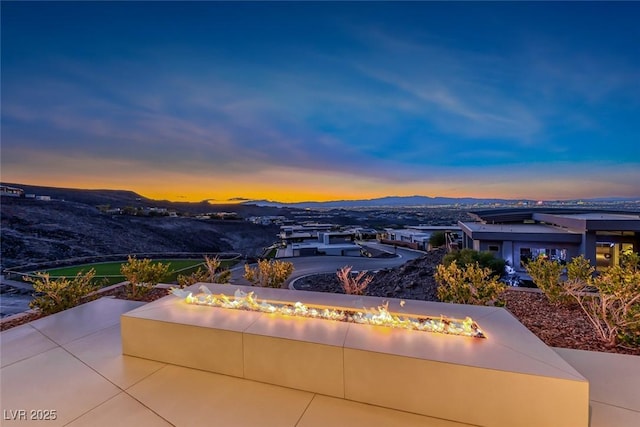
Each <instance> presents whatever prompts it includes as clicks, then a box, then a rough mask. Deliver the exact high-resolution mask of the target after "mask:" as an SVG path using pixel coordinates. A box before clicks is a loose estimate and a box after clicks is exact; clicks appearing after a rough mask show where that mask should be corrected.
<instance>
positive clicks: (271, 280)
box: [244, 259, 293, 288]
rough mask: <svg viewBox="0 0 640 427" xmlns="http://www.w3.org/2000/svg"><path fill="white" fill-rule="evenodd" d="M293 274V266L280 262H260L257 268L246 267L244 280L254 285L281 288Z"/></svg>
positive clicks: (247, 265)
mask: <svg viewBox="0 0 640 427" xmlns="http://www.w3.org/2000/svg"><path fill="white" fill-rule="evenodd" d="M291 273H293V264H292V263H290V262H286V261H278V260H266V259H264V260H258V266H257V267H250V266H249V264H245V265H244V278H245V279H247V280H248V281H250V282H251V283H253V284H254V285H258V286H262V287H268V288H280V287H281V286H282V284H283V283H284V282H285V280H287V279H288V278H289V276H291Z"/></svg>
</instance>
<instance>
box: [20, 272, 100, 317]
mask: <svg viewBox="0 0 640 427" xmlns="http://www.w3.org/2000/svg"><path fill="white" fill-rule="evenodd" d="M95 274H96V272H95V270H94V269H91V270H89V271H88V272H87V273H83V272H82V271H80V272H78V274H76V277H74V278H73V279H71V280H70V279H67V278H66V277H61V278H59V279H51V278H50V277H49V273H36V274H35V277H28V276H27V277H25V280H26V281H27V282H31V283H33V289H34V290H35V291H36V294H34V299H33V300H32V301H31V302H30V303H29V307H30V308H37V309H39V310H40V311H41V312H42V313H44V314H53V313H57V312H59V311H62V310H66V309H68V308H71V307H75V306H76V305H78V304H80V302H81V301H83V300H85V301H86V300H88V298H87V296H88V295H89V294H90V293H92V292H94V291H96V290H97V289H98V288H99V287H100V286H99V285H98V284H95V283H94V282H93V278H94V276H95Z"/></svg>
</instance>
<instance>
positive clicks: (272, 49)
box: [0, 1, 640, 202]
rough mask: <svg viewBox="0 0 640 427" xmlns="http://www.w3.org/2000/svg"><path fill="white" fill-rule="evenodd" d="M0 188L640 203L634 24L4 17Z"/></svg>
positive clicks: (383, 12) (612, 9)
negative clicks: (615, 199) (630, 200)
mask: <svg viewBox="0 0 640 427" xmlns="http://www.w3.org/2000/svg"><path fill="white" fill-rule="evenodd" d="M1 19H2V30H1V31H2V41H1V42H2V51H1V60H2V62H1V90H2V92H1V107H2V108H1V120H2V128H1V136H2V141H1V145H0V150H1V151H0V154H1V171H0V178H1V180H2V181H3V182H14V183H23V184H32V185H45V186H56V187H72V188H87V189H96V188H99V189H123V190H133V191H136V192H138V193H140V194H142V195H144V196H146V197H151V198H156V199H167V200H174V201H200V200H204V199H210V200H215V201H218V202H224V201H227V200H244V199H269V200H277V201H282V202H295V201H307V200H317V201H324V200H338V199H363V198H375V197H382V196H392V195H393V196H408V195H425V196H447V197H500V198H514V199H519V198H528V199H536V200H557V199H576V198H589V197H609V196H611V197H613V196H617V197H637V196H640V43H639V42H638V40H640V26H639V25H637V23H638V20H640V3H638V2H621V3H612V2H607V3H599V2H586V3H575V2H568V3H555V2H536V3H526V2H513V3H511V2H486V3H485V2H472V3H465V2H454V3H450V2H447V3H440V2H406V3H405V2H393V3H392V2H321V3H311V2H260V3H253V2H193V3H173V2H158V3H154V2H141V3H136V2H68V3H67V2H45V3H35V2H5V1H3V2H2V5H1Z"/></svg>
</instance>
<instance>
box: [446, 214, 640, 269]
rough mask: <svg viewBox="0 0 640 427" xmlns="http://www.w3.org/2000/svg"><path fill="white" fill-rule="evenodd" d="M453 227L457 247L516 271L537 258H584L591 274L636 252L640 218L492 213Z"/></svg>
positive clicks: (603, 215) (638, 215)
mask: <svg viewBox="0 0 640 427" xmlns="http://www.w3.org/2000/svg"><path fill="white" fill-rule="evenodd" d="M471 215H472V216H473V217H475V218H476V220H477V221H476V222H463V221H460V222H459V223H458V224H459V225H460V228H461V229H462V233H463V237H462V247H463V248H471V249H475V250H478V251H490V252H493V253H495V254H496V255H497V256H500V257H501V258H503V259H504V260H506V261H508V262H509V264H510V265H511V266H512V267H514V268H515V269H516V270H523V269H524V263H525V262H526V261H527V260H530V259H535V258H537V257H538V256H540V255H543V256H546V257H549V258H550V259H555V260H557V261H559V262H561V263H565V262H568V261H570V260H571V259H572V258H574V257H576V256H579V255H584V256H585V258H587V259H589V260H590V261H591V264H593V265H594V266H595V267H596V268H597V269H599V270H602V269H606V268H608V267H610V266H613V265H617V264H618V262H619V260H620V255H621V254H622V253H623V252H625V251H633V252H638V250H640V214H639V213H637V212H612V211H594V210H585V209H535V208H534V209H494V210H486V211H477V212H472V213H471Z"/></svg>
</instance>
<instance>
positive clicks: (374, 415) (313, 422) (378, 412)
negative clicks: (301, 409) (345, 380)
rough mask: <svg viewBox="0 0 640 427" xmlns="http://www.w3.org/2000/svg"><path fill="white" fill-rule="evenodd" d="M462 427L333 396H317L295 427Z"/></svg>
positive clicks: (445, 421)
mask: <svg viewBox="0 0 640 427" xmlns="http://www.w3.org/2000/svg"><path fill="white" fill-rule="evenodd" d="M331 425H334V426H349V427H358V426H362V427H387V426H403V427H413V426H416V427H417V426H420V427H463V426H470V424H461V423H457V422H454V421H447V420H442V419H438V418H431V417H425V416H422V415H416V414H410V413H408V412H401V411H395V410H393V409H386V408H381V407H379V406H372V405H366V404H364V403H357V402H352V401H349V400H343V399H336V398H334V397H328V396H321V395H316V396H315V397H314V398H313V400H312V401H311V404H310V405H309V407H308V408H307V410H306V412H305V413H304V415H303V416H302V418H301V419H300V422H299V423H298V424H297V425H296V427H325V426H331Z"/></svg>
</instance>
